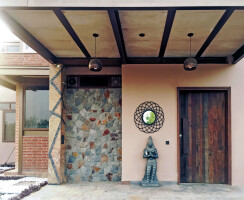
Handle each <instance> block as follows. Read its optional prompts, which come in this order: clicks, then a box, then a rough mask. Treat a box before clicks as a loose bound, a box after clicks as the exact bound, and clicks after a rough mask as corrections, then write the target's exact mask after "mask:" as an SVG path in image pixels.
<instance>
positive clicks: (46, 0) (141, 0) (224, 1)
mask: <svg viewBox="0 0 244 200" xmlns="http://www.w3.org/2000/svg"><path fill="white" fill-rule="evenodd" d="M243 5H244V2H243V0H214V1H213V0H199V1H195V0H184V1H181V0H167V1H158V0H150V1H148V0H123V1H121V0H93V1H91V0H69V1H64V0H42V1H40V0H8V1H6V0H0V6H35V7H40V6H44V7H45V6H56V7H62V6H64V7H65V6H71V7H83V6H84V7H86V6H87V7H94V6H95V7H113V6H114V7H129V6H138V7H146V6H149V7H153V6H156V7H157V6H169V7H170V6H243Z"/></svg>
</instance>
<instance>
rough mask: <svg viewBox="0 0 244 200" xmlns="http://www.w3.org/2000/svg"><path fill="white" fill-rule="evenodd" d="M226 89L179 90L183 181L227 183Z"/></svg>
mask: <svg viewBox="0 0 244 200" xmlns="http://www.w3.org/2000/svg"><path fill="white" fill-rule="evenodd" d="M226 101H227V98H226V93H225V91H200V92H195V91H181V92H180V133H179V134H180V178H181V182H182V183H220V184H227V182H228V138H227V136H228V134H227V131H226V130H227V129H226V117H227V115H226V114H227V113H226V112H227V109H226V105H227V102H226Z"/></svg>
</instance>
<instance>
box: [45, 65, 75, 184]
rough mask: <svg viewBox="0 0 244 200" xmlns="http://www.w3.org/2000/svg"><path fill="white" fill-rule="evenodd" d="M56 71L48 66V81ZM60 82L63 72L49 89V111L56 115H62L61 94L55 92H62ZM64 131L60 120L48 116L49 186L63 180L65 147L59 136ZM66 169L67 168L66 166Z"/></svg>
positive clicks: (53, 66)
mask: <svg viewBox="0 0 244 200" xmlns="http://www.w3.org/2000/svg"><path fill="white" fill-rule="evenodd" d="M58 70H60V69H57V68H56V67H55V65H50V70H49V71H50V75H49V79H50V80H52V78H53V77H56V74H57V73H58ZM62 80H63V72H62V73H60V74H59V75H58V76H57V77H56V79H55V80H54V84H55V87H54V86H53V85H51V84H50V87H49V110H50V111H53V112H54V113H56V115H62V103H61V102H60V103H59V104H57V103H58V102H59V99H60V98H61V94H59V92H58V91H57V90H56V88H58V89H59V90H60V91H61V92H62ZM64 131H65V129H64V123H63V121H62V120H61V118H60V117H57V116H55V115H50V119H49V151H50V149H51V147H53V149H52V151H51V156H52V159H53V163H52V162H51V160H50V158H49V160H48V183H49V184H60V183H62V182H63V181H64V180H65V178H64V167H65V166H66V165H65V162H64V149H65V145H64V144H61V134H63V135H64ZM56 134H57V135H56ZM55 135H56V137H55ZM74 158H75V157H74ZM66 167H68V165H67V166H66ZM70 167H71V168H72V167H73V165H69V168H70ZM55 171H56V172H55Z"/></svg>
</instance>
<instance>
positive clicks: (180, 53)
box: [165, 10, 224, 57]
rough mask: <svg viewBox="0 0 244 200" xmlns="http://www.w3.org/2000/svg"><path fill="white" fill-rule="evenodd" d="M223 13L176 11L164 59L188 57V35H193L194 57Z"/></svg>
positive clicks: (214, 11) (219, 11)
mask: <svg viewBox="0 0 244 200" xmlns="http://www.w3.org/2000/svg"><path fill="white" fill-rule="evenodd" d="M223 13H224V10H202V11H201V10H195V11H189V10H188V11H176V15H175V19H174V23H173V26H172V30H171V33H170V37H169V41H168V45H167V48H166V51H165V57H184V56H185V57H188V56H189V55H190V40H189V37H188V36H187V34H188V33H194V36H193V37H192V55H193V56H194V55H195V54H196V53H197V52H198V50H199V49H200V48H201V46H202V45H203V43H204V42H205V40H206V39H207V37H208V36H209V34H210V33H211V31H212V29H213V28H214V27H215V25H216V24H217V23H218V21H219V19H220V18H221V17H222V15H223Z"/></svg>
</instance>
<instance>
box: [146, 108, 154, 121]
mask: <svg viewBox="0 0 244 200" xmlns="http://www.w3.org/2000/svg"><path fill="white" fill-rule="evenodd" d="M149 112H150V114H149V115H147V116H146V123H147V124H152V123H153V122H154V121H155V114H154V112H152V111H149Z"/></svg>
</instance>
